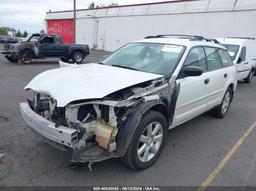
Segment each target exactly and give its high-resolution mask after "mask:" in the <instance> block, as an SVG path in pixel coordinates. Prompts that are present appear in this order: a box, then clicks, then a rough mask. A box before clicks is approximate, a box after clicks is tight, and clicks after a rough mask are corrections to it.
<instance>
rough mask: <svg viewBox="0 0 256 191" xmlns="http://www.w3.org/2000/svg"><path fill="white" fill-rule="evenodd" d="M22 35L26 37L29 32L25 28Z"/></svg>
mask: <svg viewBox="0 0 256 191" xmlns="http://www.w3.org/2000/svg"><path fill="white" fill-rule="evenodd" d="M22 36H23V37H24V38H26V37H27V36H28V32H27V31H26V30H25V31H24V33H23V35H22Z"/></svg>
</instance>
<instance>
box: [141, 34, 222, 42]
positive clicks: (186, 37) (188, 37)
mask: <svg viewBox="0 0 256 191" xmlns="http://www.w3.org/2000/svg"><path fill="white" fill-rule="evenodd" d="M165 37H178V38H181V39H182V38H183V39H189V40H191V41H198V40H205V41H207V42H214V43H219V41H217V40H216V39H208V38H204V37H203V36H198V35H184V34H160V35H156V36H146V37H145V39H148V38H165Z"/></svg>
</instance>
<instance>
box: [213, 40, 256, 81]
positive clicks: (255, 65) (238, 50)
mask: <svg viewBox="0 0 256 191" xmlns="http://www.w3.org/2000/svg"><path fill="white" fill-rule="evenodd" d="M217 40H218V41H219V42H220V43H221V44H222V45H223V46H225V47H226V48H227V50H228V52H229V54H230V56H231V58H232V60H233V62H234V64H235V66H236V69H237V80H244V81H245V82H246V83H250V82H251V79H252V76H253V74H256V40H255V38H249V37H227V38H218V39H217Z"/></svg>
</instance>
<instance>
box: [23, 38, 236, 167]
mask: <svg viewBox="0 0 256 191" xmlns="http://www.w3.org/2000/svg"><path fill="white" fill-rule="evenodd" d="M235 75H236V68H235V66H234V64H233V62H232V60H231V58H230V56H229V55H228V52H227V50H226V48H225V47H223V46H222V45H220V44H218V43H213V42H210V41H209V40H208V39H205V38H203V37H199V36H172V35H158V36H153V37H148V38H145V39H143V40H140V41H136V42H132V43H129V44H127V45H125V46H123V47H122V48H120V49H119V50H117V51H116V52H114V53H112V54H111V55H110V56H108V57H107V58H105V59H103V60H102V61H101V62H99V63H98V64H93V63H92V64H84V65H75V66H69V67H63V68H59V69H54V70H49V71H46V72H43V73H41V74H39V75H37V76H36V77H35V78H34V79H33V80H32V81H31V82H30V83H29V84H28V85H27V86H26V87H25V89H26V90H30V91H32V92H34V97H32V98H30V99H28V100H29V101H28V102H27V103H21V104H20V110H21V114H22V116H23V118H24V120H25V121H26V123H27V124H28V125H29V126H30V127H31V129H32V130H34V131H35V132H37V134H39V135H41V136H42V137H43V138H44V139H45V140H47V142H50V143H51V144H53V145H55V146H56V147H59V148H62V149H64V148H66V149H70V150H72V151H73V155H72V159H71V161H72V162H89V164H92V163H93V162H99V161H102V160H105V159H108V158H112V157H122V159H123V160H124V162H125V163H126V164H127V165H128V166H130V167H131V168H134V169H144V168H147V167H149V166H151V165H152V164H153V163H154V162H155V161H156V160H157V158H158V156H159V155H160V153H161V151H162V150H163V147H164V145H165V143H166V138H167V130H168V129H171V128H174V127H176V126H178V125H180V124H182V123H184V122H186V121H188V120H190V119H192V118H194V117H196V116H198V115H200V114H202V113H204V112H206V111H209V110H211V112H212V114H214V115H215V116H216V117H218V118H222V117H224V116H225V115H226V114H227V112H228V110H229V106H230V103H231V102H232V99H233V95H234V92H235V89H236V86H237V81H236V80H235Z"/></svg>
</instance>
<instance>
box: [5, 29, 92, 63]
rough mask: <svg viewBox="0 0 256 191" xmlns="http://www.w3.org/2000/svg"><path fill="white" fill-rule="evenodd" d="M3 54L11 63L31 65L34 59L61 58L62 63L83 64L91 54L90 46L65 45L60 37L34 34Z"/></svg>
mask: <svg viewBox="0 0 256 191" xmlns="http://www.w3.org/2000/svg"><path fill="white" fill-rule="evenodd" d="M2 54H4V55H5V57H6V58H7V59H8V60H9V61H11V62H18V63H30V62H31V61H32V59H44V58H50V57H59V58H60V59H61V60H62V61H65V62H68V61H69V60H70V59H72V61H73V62H76V63H81V62H82V61H83V59H84V58H85V57H86V56H87V55H88V54H89V46H88V45H79V44H64V43H63V41H62V39H61V37H60V36H59V35H47V34H33V35H32V36H30V37H29V38H28V39H27V40H26V41H23V42H20V43H16V44H13V45H10V46H9V49H7V50H5V51H2Z"/></svg>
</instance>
